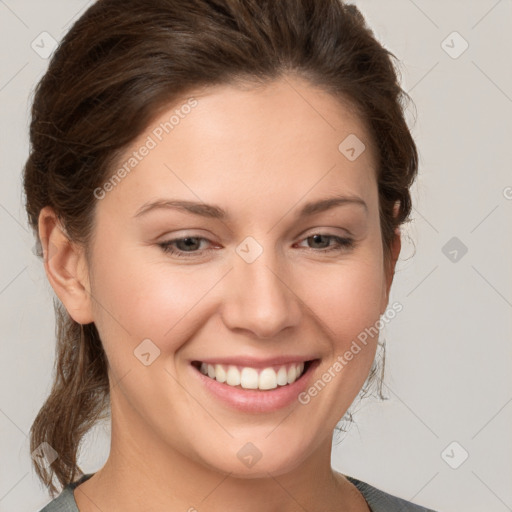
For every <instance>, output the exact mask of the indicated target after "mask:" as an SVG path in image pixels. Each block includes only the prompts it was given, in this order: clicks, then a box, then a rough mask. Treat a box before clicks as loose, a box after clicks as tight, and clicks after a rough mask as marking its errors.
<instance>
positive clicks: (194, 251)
mask: <svg viewBox="0 0 512 512" xmlns="http://www.w3.org/2000/svg"><path fill="white" fill-rule="evenodd" d="M202 241H204V242H208V243H210V241H209V240H208V239H206V238H202V237H198V236H187V237H183V238H174V239H172V240H167V241H165V242H161V243H159V244H158V245H159V247H160V248H161V249H162V251H164V252H165V253H166V254H171V255H172V256H177V257H178V258H182V257H183V258H188V257H195V256H201V255H203V253H205V252H206V251H211V250H213V249H211V248H210V249H203V250H199V248H200V246H201V242H202ZM304 241H312V242H313V244H319V245H321V246H322V247H320V248H316V249H317V250H314V249H315V248H314V247H313V248H311V247H310V248H311V249H313V250H314V252H320V253H326V252H331V251H339V252H340V251H343V250H349V249H352V248H353V247H354V246H355V243H354V240H353V239H352V238H344V237H339V236H335V235H329V234H326V233H315V234H314V235H311V236H308V237H307V238H305V239H304ZM331 241H334V242H335V243H334V245H332V244H330V243H329V242H331ZM326 244H327V247H326Z"/></svg>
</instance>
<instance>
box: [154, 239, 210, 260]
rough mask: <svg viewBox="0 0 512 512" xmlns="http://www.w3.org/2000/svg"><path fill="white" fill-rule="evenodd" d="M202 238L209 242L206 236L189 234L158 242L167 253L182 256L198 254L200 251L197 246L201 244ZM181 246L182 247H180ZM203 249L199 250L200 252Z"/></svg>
mask: <svg viewBox="0 0 512 512" xmlns="http://www.w3.org/2000/svg"><path fill="white" fill-rule="evenodd" d="M201 240H205V241H206V242H208V241H209V240H207V239H206V238H202V237H199V236H187V237H184V238H174V239H173V240H168V241H166V242H162V243H160V244H158V245H159V246H160V247H161V248H162V250H163V251H164V252H165V253H167V254H172V255H173V256H178V257H179V258H181V257H185V258H186V257H189V256H197V254H198V251H197V248H198V246H199V245H201V244H200V241H201ZM174 245H176V246H177V247H178V249H175V248H174ZM180 246H181V248H180ZM201 252H203V251H199V254H200V253H201Z"/></svg>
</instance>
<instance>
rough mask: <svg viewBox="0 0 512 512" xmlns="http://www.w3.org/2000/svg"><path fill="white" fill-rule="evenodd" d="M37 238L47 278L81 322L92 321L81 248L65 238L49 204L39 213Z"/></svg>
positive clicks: (62, 229) (75, 318) (76, 319)
mask: <svg viewBox="0 0 512 512" xmlns="http://www.w3.org/2000/svg"><path fill="white" fill-rule="evenodd" d="M38 228H39V238H40V240H41V246H42V249H43V255H44V269H45V272H46V276H47V278H48V281H49V282H50V284H51V286H52V288H53V290H54V292H55V293H56V295H57V296H58V297H59V299H60V301H61V302H62V304H63V306H64V307H65V308H66V310H67V312H68V313H69V315H70V316H71V318H73V320H75V322H78V323H80V324H88V323H91V322H92V321H93V315H92V307H91V295H90V286H89V276H88V274H87V264H86V261H85V256H84V254H83V249H82V248H81V247H80V246H79V245H78V244H76V243H73V242H71V241H70V239H69V238H68V235H67V234H66V231H65V229H64V228H63V226H62V224H61V222H60V220H59V219H58V217H57V215H56V214H55V212H54V211H53V209H52V208H51V207H49V206H46V207H44V208H43V209H42V210H41V213H40V214H39V223H38Z"/></svg>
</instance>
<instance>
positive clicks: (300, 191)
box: [39, 76, 400, 512]
mask: <svg viewBox="0 0 512 512" xmlns="http://www.w3.org/2000/svg"><path fill="white" fill-rule="evenodd" d="M189 96H190V95H189ZM189 96H187V98H188V97H189ZM193 96H194V97H195V98H196V99H197V101H198V104H197V106H196V107H195V108H194V109H192V111H191V113H190V114H188V115H187V116H186V117H185V118H184V119H182V120H181V121H180V123H179V125H178V126H176V127H175V128H174V130H173V131H172V132H171V133H170V134H168V135H165V136H164V138H163V140H162V141H161V142H160V143H159V144H158V145H157V147H156V148H154V149H152V150H151V151H150V152H149V154H148V155H147V156H146V157H145V158H144V159H143V160H142V161H141V162H140V163H139V164H138V165H137V167H136V168H135V169H134V170H133V171H132V172H131V173H130V174H129V175H128V176H126V177H125V178H124V179H123V180H122V181H121V183H119V184H118V185H117V186H116V187H115V188H114V189H113V190H111V191H110V192H108V193H107V194H106V196H105V197H104V198H103V199H101V200H98V201H97V205H96V212H95V215H96V217H95V219H96V226H95V232H94V240H93V244H92V247H91V257H90V260H89V261H87V260H86V258H85V256H84V253H83V251H82V249H81V248H80V247H79V246H77V245H75V244H72V243H71V242H69V240H68V239H67V238H66V236H65V234H64V232H63V230H62V228H61V226H60V225H59V223H58V222H57V219H56V216H55V214H54V212H53V211H52V210H51V208H48V207H47V208H45V209H44V210H43V211H42V213H41V216H40V219H39V233H40V236H41V239H42V240H45V242H46V244H45V248H46V252H47V259H46V261H45V269H46V273H47V276H48V279H49V282H50V283H51V285H52V287H53V289H54V290H55V292H56V294H57V295H58V297H59V299H60V300H61V301H62V303H63V304H64V305H65V307H66V309H67V311H68V312H69V314H70V315H71V316H72V317H73V319H74V320H75V321H77V322H80V323H82V324H87V323H90V322H94V323H95V324H96V327H97V329H98V331H99V333H100V336H101V339H102V342H103V345H104V348H105V351H106V354H107V358H108V361H109V366H110V369H109V377H110V383H111V409H112V439H111V452H110V455H109V458H108V460H107V462H106V464H105V465H104V467H103V468H102V469H101V470H99V471H98V472H97V473H96V474H95V475H94V476H93V477H92V478H91V479H89V480H88V481H87V482H85V483H83V484H82V485H80V486H79V487H78V488H76V490H75V499H76V501H77V504H78V506H79V509H80V510H81V511H87V512H88V511H94V512H97V511H98V510H102V511H105V510H109V511H117V510H123V511H132V510H133V511H136V510H148V511H149V510H151V511H157V510H166V511H174V510H176V511H178V510H180V511H185V510H193V509H192V508H191V507H194V508H195V509H197V510H208V511H209V512H217V511H221V510H222V511H223V512H224V511H225V510H226V506H227V508H228V509H229V510H243V511H244V512H252V511H261V510H266V511H270V512H271V511H278V510H279V511H285V512H288V511H297V510H307V511H308V512H315V511H318V512H320V511H324V512H325V511H326V510H329V511H330V510H333V511H334V510H346V511H363V510H365V511H368V510H369V508H368V505H367V504H366V502H365V500H364V498H363V497H362V495H361V494H360V493H359V491H357V489H356V488H355V486H353V485H352V484H351V483H350V482H349V481H348V480H347V479H346V478H345V477H344V476H343V475H342V474H340V473H337V472H335V471H334V470H333V469H332V468H331V465H330V457H331V443H332V432H333V429H334V427H335V425H336V424H337V422H338V421H339V420H340V419H341V417H342V416H343V414H344V413H345V412H346V410H347V409H348V407H349V406H350V404H351V403H352V401H353V400H354V398H355V397H356V395H357V393H358V391H359V390H360V388H361V386H362V385H363V383H364V381H365V379H366V377H367V375H368V372H369V369H370V367H371V364H372V361H373V359H374V356H375V351H376V346H377V345H376V344H377V341H378V340H377V338H376V337H375V338H371V337H370V338H368V343H367V345H366V346H363V347H362V350H361V351H360V352H359V353H358V354H357V355H356V356H355V357H354V358H353V359H352V360H351V361H350V362H349V363H348V364H347V365H346V366H345V367H344V368H343V370H342V371H341V372H339V373H338V374H337V375H336V377H335V378H333V379H332V381H331V382H330V383H329V384H328V385H327V386H326V387H325V388H324V389H323V390H322V391H321V392H320V393H319V394H318V395H317V396H316V397H314V398H313V399H312V400H311V401H310V403H309V404H307V405H302V404H300V403H299V402H294V403H293V404H292V405H291V406H289V407H286V408H284V409H282V410H278V411H275V412H272V413H261V414H256V413H243V412H238V411H236V410H234V409H231V408H230V407H228V406H225V405H224V404H222V403H220V402H219V401H217V400H216V399H213V398H211V397H210V395H208V394H207V392H206V390H205V389H204V387H203V386H202V385H201V384H200V382H199V381H198V380H197V379H193V378H191V372H192V371H195V370H193V369H192V368H191V366H190V364H189V362H190V360H193V359H197V360H201V359H202V358H206V357H221V356H231V355H247V354H248V355H253V356H257V357H274V356H278V355H282V354H308V355H311V354H313V355H314V356H315V357H318V358H320V365H319V367H318V368H316V369H315V370H314V371H315V375H314V376H313V378H312V381H311V382H315V381H316V380H317V379H319V378H320V376H321V375H322V373H323V372H325V371H326V370H327V369H328V368H329V367H331V366H332V365H333V363H334V361H335V360H336V358H337V356H339V355H341V354H343V353H344V352H345V351H346V350H348V349H349V347H350V345H351V343H352V341H353V340H355V339H356V338H357V336H358V334H359V333H361V332H362V331H364V329H365V328H368V327H370V326H372V325H374V324H375V322H377V321H378V319H379V317H380V315H382V314H383V313H384V311H385V310H386V307H387V305H388V298H389V290H390V287H391V283H392V279H393V275H394V268H395V262H396V259H397V258H398V255H399V253H400V233H399V231H398V230H397V232H396V236H395V240H394V243H393V247H392V262H391V265H390V267H389V268H387V269H386V268H385V266H384V262H383V252H382V240H381V232H380V225H379V211H378V204H379V203H378V191H377V182H376V179H375V162H376V161H377V160H376V155H375V153H374V151H373V149H372V145H371V141H370V139H369V138H368V135H367V132H366V130H365V126H364V125H363V124H362V123H361V121H360V120H359V119H358V118H357V117H356V116H355V115H354V114H353V113H352V111H351V110H349V109H347V108H346V107H345V106H343V105H342V104H341V103H340V102H339V101H337V100H336V99H335V98H334V97H332V96H330V95H329V94H327V93H325V92H322V91H321V90H319V89H318V88H316V87H313V86H312V85H310V84H309V83H307V82H305V81H303V80H301V79H299V78H297V77H292V76H286V78H285V77H283V78H281V79H279V80H278V81H275V82H273V83H272V84H269V85H266V86H264V87H259V88H247V87H246V88H240V87H235V86H225V85H224V86H216V87H214V88H209V89H207V90H202V91H198V92H197V94H194V95H193ZM183 103H185V100H184V101H183ZM183 103H181V104H183ZM175 109H176V105H172V106H169V109H168V110H166V111H165V112H164V113H162V114H161V115H159V116H158V118H156V119H155V120H154V121H153V122H152V123H151V125H150V126H149V127H148V129H147V130H146V131H145V132H144V133H142V134H141V135H140V137H139V138H138V139H137V140H136V141H135V142H134V144H133V145H132V146H131V147H130V148H129V149H128V150H127V152H126V154H127V155H131V153H132V152H133V151H134V150H136V149H137V148H140V146H141V145H142V144H143V143H144V141H145V140H146V139H147V137H148V135H151V133H152V130H154V128H155V127H156V126H158V125H159V123H160V122H162V121H164V120H168V119H169V117H170V115H171V114H172V112H173V111H174V110H175ZM352 133H353V134H356V135H357V136H358V138H359V139H360V140H362V141H363V142H364V143H365V145H366V150H365V151H364V152H363V153H362V154H361V155H360V156H359V157H358V158H357V159H356V160H355V161H349V160H348V159H347V158H346V157H345V156H344V155H343V154H342V153H341V152H340V151H339V150H338V146H339V144H340V143H341V141H343V140H344V139H345V138H346V137H347V136H348V135H349V134H352ZM335 194H351V195H357V196H359V197H361V198H362V199H363V200H364V201H365V202H366V204H367V208H368V210H367V212H365V209H364V208H362V207H361V206H358V205H355V204H346V205H344V206H338V207H336V208H332V209H330V210H327V211H324V212H321V213H318V214H315V215H313V216H310V217H307V218H304V219H301V220H297V219H296V218H295V213H296V212H297V211H298V210H299V209H300V208H301V207H302V206H303V204H305V202H309V201H313V200H317V199H322V198H325V197H332V196H333V195H335ZM157 198H173V199H184V200H191V201H200V202H205V203H208V204H216V205H219V206H221V207H222V208H224V209H225V210H227V212H228V213H229V214H230V215H231V219H229V220H224V221H221V220H218V219H212V218H203V217H200V216H197V215H194V214H191V213H186V212H179V211H177V210H171V209H160V210H154V211H152V212H151V213H148V214H146V215H143V216H140V217H138V218H134V215H135V212H136V211H137V210H138V209H139V208H140V207H141V206H142V205H143V204H144V203H146V202H148V201H152V200H154V199H157ZM319 233H320V234H325V235H333V236H341V237H344V236H345V237H346V236H348V235H349V234H350V235H351V237H352V238H353V239H354V240H355V242H356V245H355V247H353V248H352V249H348V248H343V247H342V248H340V249H338V250H333V251H331V252H330V253H325V252H323V251H325V248H326V247H327V248H329V247H336V241H335V239H332V238H331V239H329V238H326V239H323V240H319V241H318V240H317V241H316V242H315V239H311V238H309V237H312V236H313V235H315V234H319ZM247 236H251V237H253V238H254V239H255V240H256V241H257V242H258V243H259V244H260V246H261V247H262V248H263V253H262V254H261V255H260V256H259V257H258V258H257V259H256V260H255V261H254V262H253V263H251V264H249V263H247V262H246V261H245V260H244V259H242V258H241V257H240V256H239V255H238V254H237V252H236V251H235V249H236V248H237V247H238V246H239V245H240V244H241V243H242V241H244V239H245V238H246V237H247ZM180 237H182V238H183V237H200V238H205V239H206V240H203V241H201V242H199V241H197V244H198V245H195V246H193V249H192V251H195V253H193V255H192V256H189V257H188V258H187V257H182V258H179V257H176V256H172V255H170V254H167V253H165V252H164V251H163V250H162V248H161V247H159V245H158V243H161V242H163V241H167V240H171V239H176V238H180ZM48 244H49V245H48ZM48 247H49V251H50V253H48ZM174 247H175V249H176V248H178V249H181V250H182V251H186V249H187V247H186V245H185V244H183V243H181V244H180V243H178V244H175V245H174ZM201 253H202V254H201ZM146 338H149V339H151V340H152V342H153V343H154V344H155V345H157V346H158V348H159V349H160V355H159V357H157V358H156V359H155V360H154V361H153V362H152V363H151V364H150V365H149V366H145V365H143V364H142V363H141V362H140V360H139V359H138V358H137V357H134V350H135V349H136V348H137V346H138V345H139V344H140V343H141V341H142V340H144V339H146ZM247 442H251V443H253V444H254V445H255V446H256V447H257V448H258V450H259V451H260V452H261V455H262V456H261V459H260V460H259V461H258V462H257V463H256V464H255V465H254V466H252V467H251V468H248V467H246V466H245V465H244V464H242V463H241V462H240V460H239V458H238V457H237V452H238V451H239V450H240V449H241V448H242V446H244V445H245V444H246V443H247ZM248 497H250V499H249V498H248Z"/></svg>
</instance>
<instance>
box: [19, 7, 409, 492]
mask: <svg viewBox="0 0 512 512" xmlns="http://www.w3.org/2000/svg"><path fill="white" fill-rule="evenodd" d="M392 58H393V59H396V57H395V55H394V54H393V53H391V52H390V51H389V50H387V49H385V48H384V47H383V46H382V45H381V44H380V43H379V42H378V41H377V40H376V39H375V37H374V34H373V32H372V31H371V30H370V29H369V28H368V26H367V25H366V23H365V21H364V18H363V16H362V14H361V13H360V12H359V10H358V9H357V8H356V7H355V6H354V5H348V4H344V3H342V1H341V0H279V1H278V2H277V1H275V0H98V1H97V2H96V3H94V4H93V5H92V6H91V7H90V8H89V9H88V10H87V11H85V13H84V14H83V15H82V16H81V17H80V18H79V19H78V21H76V23H75V24H74V25H73V27H72V28H71V29H70V31H69V32H68V33H67V35H66V36H65V37H64V39H63V41H62V42H61V43H60V45H59V47H58V48H57V50H56V51H55V53H54V55H53V57H52V59H51V61H50V65H49V68H48V70H47V72H46V74H45V75H44V76H43V78H42V79H41V81H40V82H39V83H38V85H37V87H36V90H35V97H34V102H33V106H32V112H31V114H32V121H31V125H30V143H31V147H30V155H29V157H28V160H27V162H26V164H25V167H24V176H23V178H24V192H25V195H26V210H27V214H28V218H29V223H30V225H31V226H32V228H33V230H34V233H35V236H36V239H37V241H38V243H39V246H40V241H39V235H38V218H39V214H40V211H41V209H42V208H43V207H45V206H51V207H52V208H53V209H54V211H55V212H56V214H57V215H58V217H59V219H60V221H61V223H62V226H63V227H64V228H65V230H66V233H67V235H68V236H69V238H70V240H72V241H74V242H75V243H78V244H82V245H83V246H84V248H85V249H86V251H87V248H88V247H89V243H90V241H91V237H92V234H93V231H94V211H95V204H96V203H95V200H94V198H95V196H94V190H95V189H96V188H97V187H99V186H101V184H102V183H104V182H105V181H106V180H107V179H108V178H109V175H110V174H112V169H113V164H114V162H115V161H116V158H117V157H118V156H119V155H120V154H121V152H122V151H123V149H125V148H126V146H127V145H128V144H129V143H130V142H131V141H133V140H134V139H135V138H136V137H137V136H138V135H139V134H140V133H142V132H143V130H144V129H145V128H146V127H147V125H148V124H149V123H150V122H151V120H152V119H154V117H155V115H156V114H157V113H158V112H159V111H160V110H161V109H162V108H165V107H166V106H168V105H169V104H170V103H172V102H173V101H176V99H177V98H178V97H182V96H183V95H184V94H186V93H187V91H190V90H193V89H195V88H197V87H203V86H204V87H208V86H209V85H217V84H230V83H234V82H235V81H242V80H247V81H248V82H250V81H252V82H253V83H260V84H265V83H266V82H268V81H270V80H274V79H278V78H279V77H280V76H282V75H283V73H285V72H293V73H296V74H297V75H298V76H301V77H303V78H305V79H307V80H308V81H309V83H311V84H312V85H316V86H319V87H321V88H322V89H323V90H325V91H328V92H330V93H332V94H333V95H335V96H336V97H338V98H339V99H340V101H344V100H347V99H348V101H349V103H350V105H351V107H353V108H354V110H355V111H356V112H357V113H358V114H359V116H360V118H361V119H362V120H363V121H364V123H365V124H366V126H367V128H368V130H369V134H370V137H371V143H372V144H373V145H374V147H375V148H376V149H377V151H376V154H377V155H378V158H379V161H378V162H377V164H378V167H377V176H376V178H377V182H378V192H379V212H380V224H381V232H382V243H383V249H384V258H385V262H389V257H390V246H391V242H392V240H393V237H394V231H395V228H397V227H399V226H400V225H401V224H402V223H404V222H406V221H407V220H408V216H409V214H410V211H411V197H410V194H409V188H410V187H411V185H412V183H413V181H414V179H415V177H416V174H417V167H418V155H417V149H416V146H415V143H414V141H413V139H412V136H411V134H410V132H409V129H408V127H407V124H406V121H405V118H404V107H405V102H404V100H408V101H410V97H409V96H408V95H407V93H405V91H403V90H402V89H401V87H400V85H399V79H400V74H399V71H398V70H397V69H396V68H395V66H394V65H393V61H392ZM340 142H341V141H340ZM395 203H399V210H398V215H397V216H396V217H393V207H394V206H395ZM86 254H87V252H86ZM54 305H55V310H56V316H57V323H56V325H57V328H56V336H57V346H56V361H55V377H54V382H53V387H52V390H51V392H50V395H49V397H48V398H47V400H46V402H45V403H44V405H43V406H42V408H41V410H40V411H39V413H38V415H37V417H36V418H35V420H34V422H33V425H32V428H31V432H30V434H31V438H30V439H31V441H30V445H31V451H33V450H35V449H36V448H37V447H38V446H39V445H40V444H41V443H43V442H47V443H48V444H49V445H50V446H51V447H52V448H53V449H54V450H56V452H57V453H58V458H57V459H56V460H55V461H54V462H53V463H52V464H51V465H49V466H48V467H46V466H47V465H46V464H45V465H43V464H41V463H40V462H38V461H35V460H34V466H35V470H36V473H37V475H38V476H39V478H40V479H41V480H42V481H43V483H44V484H45V485H46V486H47V487H48V488H49V491H50V493H51V495H52V496H55V494H56V492H57V489H56V487H55V486H54V484H53V478H54V476H56V477H57V479H58V481H59V482H60V484H61V485H62V486H65V485H67V484H68V483H69V482H72V481H74V480H75V479H76V477H77V476H81V474H83V472H82V471H81V470H80V468H79V467H78V465H77V452H78V449H79V445H80V442H81V440H82V439H83V436H84V435H85V434H86V433H87V431H88V430H89V429H90V428H91V427H92V426H93V425H94V424H95V423H96V422H97V421H98V420H99V419H100V417H101V415H102V414H103V413H105V411H106V410H107V408H108V405H109V382H108V376H107V365H108V362H107V360H106V356H105V353H104V351H103V349H102V345H101V340H100V338H99V335H98V331H97V329H96V327H95V325H94V323H90V324H88V325H84V326H81V325H80V324H78V323H77V322H75V321H74V320H73V319H72V318H71V317H70V316H69V314H68V312H67V311H66V310H65V308H64V307H63V306H62V304H61V303H60V301H58V300H57V299H55V304H54ZM376 371H377V366H376V365H375V361H374V366H373V367H372V369H371V371H370V374H369V378H368V379H367V382H370V381H371V380H372V379H373V378H374V376H375V374H376ZM364 389H366V385H365V387H364Z"/></svg>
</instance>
